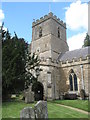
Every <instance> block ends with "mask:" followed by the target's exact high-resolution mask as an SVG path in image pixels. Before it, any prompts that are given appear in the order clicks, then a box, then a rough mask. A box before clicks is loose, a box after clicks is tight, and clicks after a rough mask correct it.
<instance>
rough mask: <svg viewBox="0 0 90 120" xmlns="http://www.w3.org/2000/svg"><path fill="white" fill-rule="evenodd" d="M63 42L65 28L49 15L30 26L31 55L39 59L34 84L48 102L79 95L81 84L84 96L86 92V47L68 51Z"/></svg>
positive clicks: (88, 57) (89, 55)
mask: <svg viewBox="0 0 90 120" xmlns="http://www.w3.org/2000/svg"><path fill="white" fill-rule="evenodd" d="M66 38H67V37H66V24H65V23H64V22H63V21H62V20H60V19H59V18H57V17H56V16H55V15H53V13H49V14H48V15H45V16H44V17H41V18H40V20H36V21H35V22H33V23H32V42H31V53H34V52H35V53H36V54H37V55H39V58H40V59H41V63H40V68H41V69H42V71H41V73H40V76H39V77H38V81H40V82H41V83H42V84H43V86H44V96H45V97H47V98H48V99H59V97H60V95H61V94H64V93H65V92H75V93H77V94H79V93H80V90H81V89H82V84H83V86H84V89H85V91H86V93H87V94H88V93H89V92H90V91H88V86H89V84H90V83H89V82H88V81H89V78H90V77H89V72H90V53H89V51H90V50H89V49H90V47H86V48H82V49H78V50H74V51H69V47H68V44H67V41H66ZM71 70H72V71H73V73H72V72H71V73H70V71H71ZM70 75H71V76H72V79H71V80H72V84H71V83H70V77H69V76H70ZM73 75H74V76H73ZM74 81H75V82H74ZM70 89H72V90H70Z"/></svg>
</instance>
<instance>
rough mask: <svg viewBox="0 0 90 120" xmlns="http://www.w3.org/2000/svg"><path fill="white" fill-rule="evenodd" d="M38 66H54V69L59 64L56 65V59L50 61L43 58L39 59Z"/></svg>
mask: <svg viewBox="0 0 90 120" xmlns="http://www.w3.org/2000/svg"><path fill="white" fill-rule="evenodd" d="M40 64H41V65H45V66H56V67H60V66H59V63H57V60H56V59H52V58H44V57H41V58H40Z"/></svg>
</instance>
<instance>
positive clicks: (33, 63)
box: [26, 53, 41, 88]
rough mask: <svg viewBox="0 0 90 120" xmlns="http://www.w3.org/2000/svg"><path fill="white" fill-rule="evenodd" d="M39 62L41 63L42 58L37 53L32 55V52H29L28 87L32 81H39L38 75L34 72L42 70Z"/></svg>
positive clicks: (27, 66) (27, 62) (27, 64)
mask: <svg viewBox="0 0 90 120" xmlns="http://www.w3.org/2000/svg"><path fill="white" fill-rule="evenodd" d="M39 63H40V59H39V58H38V56H37V55H35V53H33V54H32V55H31V53H28V54H27V61H26V77H27V78H26V79H27V80H26V88H28V86H29V85H30V84H31V83H35V82H37V76H36V75H34V73H36V72H37V69H38V70H39V71H41V69H39V68H37V67H39Z"/></svg>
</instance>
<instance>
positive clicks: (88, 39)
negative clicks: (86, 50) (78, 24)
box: [83, 33, 90, 47]
mask: <svg viewBox="0 0 90 120" xmlns="http://www.w3.org/2000/svg"><path fill="white" fill-rule="evenodd" d="M87 46H90V36H89V35H88V33H87V34H86V37H85V39H84V45H83V47H87Z"/></svg>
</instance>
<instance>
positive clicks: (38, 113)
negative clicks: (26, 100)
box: [20, 101, 48, 120]
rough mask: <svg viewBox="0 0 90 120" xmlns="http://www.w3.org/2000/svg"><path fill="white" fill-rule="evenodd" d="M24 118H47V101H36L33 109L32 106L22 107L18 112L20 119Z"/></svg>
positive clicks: (31, 119)
mask: <svg viewBox="0 0 90 120" xmlns="http://www.w3.org/2000/svg"><path fill="white" fill-rule="evenodd" d="M24 118H29V119H28V120H36V119H38V118H42V119H46V118H48V110H47V101H38V102H37V104H35V106H34V109H33V108H32V107H26V108H24V109H23V110H22V111H21V113H20V120H24Z"/></svg>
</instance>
